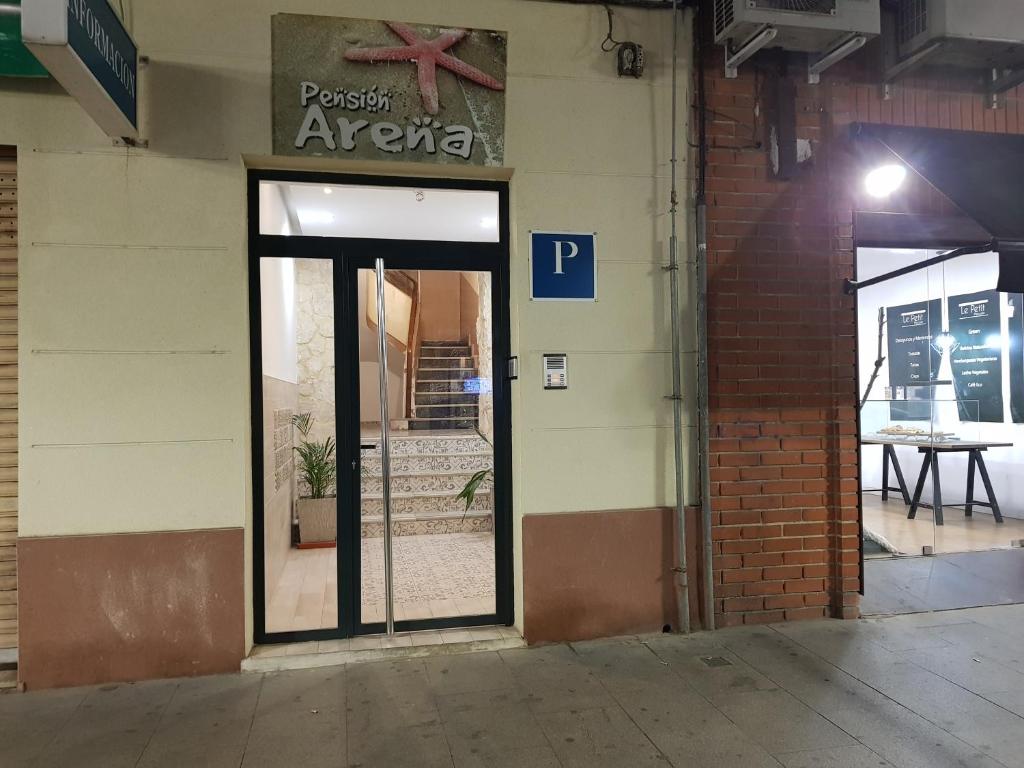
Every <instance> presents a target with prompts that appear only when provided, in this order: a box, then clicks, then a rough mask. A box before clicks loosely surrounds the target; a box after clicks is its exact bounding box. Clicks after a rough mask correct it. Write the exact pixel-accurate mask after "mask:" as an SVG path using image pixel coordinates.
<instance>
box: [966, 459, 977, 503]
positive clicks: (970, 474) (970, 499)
mask: <svg viewBox="0 0 1024 768" xmlns="http://www.w3.org/2000/svg"><path fill="white" fill-rule="evenodd" d="M968 455H969V458H968V459H967V503H966V504H965V505H964V515H965V516H966V517H971V516H972V515H973V514H974V473H975V471H976V468H977V466H978V451H977V450H975V449H973V448H972V449H971V450H970V451H969V454H968Z"/></svg>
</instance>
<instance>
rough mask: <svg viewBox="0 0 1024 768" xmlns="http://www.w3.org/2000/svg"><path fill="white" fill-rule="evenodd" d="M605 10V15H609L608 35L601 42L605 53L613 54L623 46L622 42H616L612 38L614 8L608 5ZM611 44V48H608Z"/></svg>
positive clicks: (605, 5)
mask: <svg viewBox="0 0 1024 768" xmlns="http://www.w3.org/2000/svg"><path fill="white" fill-rule="evenodd" d="M604 10H605V13H607V14H608V34H607V35H605V37H604V40H602V41H601V50H602V51H604V52H605V53H611V52H612V51H614V50H615V49H616V48H618V47H619V46H620V45H622V41H621V40H616V39H615V38H614V37H612V31H613V30H612V7H611V6H610V5H608V4H607V3H606V4H604ZM609 43H611V47H609V46H608V44H609Z"/></svg>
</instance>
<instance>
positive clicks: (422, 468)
mask: <svg viewBox="0 0 1024 768" xmlns="http://www.w3.org/2000/svg"><path fill="white" fill-rule="evenodd" d="M493 467H494V457H493V456H492V455H491V454H490V453H482V454H477V455H467V456H459V455H449V456H400V455H399V456H392V457H391V476H392V477H394V476H396V475H409V474H419V475H445V474H465V473H469V474H473V473H474V472H479V471H480V470H481V469H492V468H493ZM363 475H364V476H369V477H380V476H381V461H380V458H373V457H371V458H366V457H364V458H363Z"/></svg>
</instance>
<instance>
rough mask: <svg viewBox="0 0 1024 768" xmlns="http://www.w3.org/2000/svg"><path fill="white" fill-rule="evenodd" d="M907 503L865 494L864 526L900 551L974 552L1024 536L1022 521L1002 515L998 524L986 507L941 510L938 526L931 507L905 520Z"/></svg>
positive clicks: (896, 497) (998, 547)
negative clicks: (968, 511) (966, 511)
mask: <svg viewBox="0 0 1024 768" xmlns="http://www.w3.org/2000/svg"><path fill="white" fill-rule="evenodd" d="M908 511H909V510H908V508H907V505H906V504H904V503H903V500H902V499H901V498H899V494H893V495H890V497H889V500H888V501H882V497H881V494H879V493H865V494H864V527H865V529H867V530H869V531H871V532H872V533H875V534H877V535H879V536H881V537H883V538H884V539H885V540H886V541H887V542H889V544H891V545H892V546H893V547H894V548H895V549H896V551H897V552H898V553H899V554H906V555H920V554H921V548H922V547H924V546H930V547H934V548H935V552H936V553H945V552H976V551H980V550H988V549H1001V548H1004V547H1009V546H1010V545H1011V542H1012V541H1014V540H1017V539H1024V520H1018V519H1016V518H1012V517H1005V516H1004V518H1003V520H1004V522H1003V523H1001V524H997V523H996V522H995V520H994V518H993V517H992V515H991V513H990V512H989V511H988V510H987V509H984V508H982V509H975V510H974V514H973V516H971V517H966V516H965V515H964V510H963V509H962V508H958V507H947V508H945V510H944V515H943V520H944V523H945V524H944V525H941V526H937V525H935V524H934V521H933V518H932V511H931V510H930V509H920V510H918V512H917V516H916V517H915V518H914V519H913V520H908V519H907V512H908Z"/></svg>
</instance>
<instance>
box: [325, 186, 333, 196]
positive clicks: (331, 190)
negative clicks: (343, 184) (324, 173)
mask: <svg viewBox="0 0 1024 768" xmlns="http://www.w3.org/2000/svg"><path fill="white" fill-rule="evenodd" d="M333 192H334V190H333V189H331V188H330V187H324V194H325V195H330V194H332V193H333Z"/></svg>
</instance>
